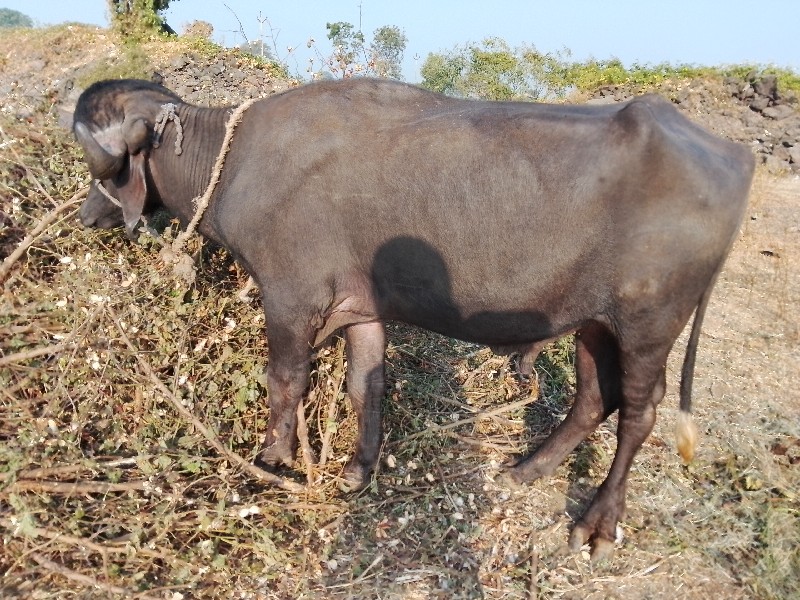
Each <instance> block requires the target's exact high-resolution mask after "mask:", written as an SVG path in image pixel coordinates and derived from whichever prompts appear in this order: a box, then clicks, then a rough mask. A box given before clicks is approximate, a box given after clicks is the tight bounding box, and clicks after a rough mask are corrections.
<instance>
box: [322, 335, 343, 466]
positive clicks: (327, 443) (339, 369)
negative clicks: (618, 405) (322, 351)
mask: <svg viewBox="0 0 800 600" xmlns="http://www.w3.org/2000/svg"><path fill="white" fill-rule="evenodd" d="M337 351H338V353H339V356H338V360H337V361H336V369H334V371H333V372H334V374H336V375H337V376H338V378H339V381H338V384H337V386H336V390H335V391H334V393H333V394H332V395H331V397H330V398H329V399H328V413H327V415H326V418H325V433H324V434H323V435H322V450H320V453H319V466H320V467H324V466H325V464H326V463H327V462H328V455H329V454H330V453H331V439H332V438H333V432H334V430H335V429H336V427H335V426H334V425H333V423H335V422H336V413H337V411H338V404H337V400H338V399H339V394H340V393H341V391H342V386H343V385H344V349H343V348H342V342H339V343H338V345H337Z"/></svg>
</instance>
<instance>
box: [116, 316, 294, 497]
mask: <svg viewBox="0 0 800 600" xmlns="http://www.w3.org/2000/svg"><path fill="white" fill-rule="evenodd" d="M108 312H109V314H110V315H111V318H112V320H113V321H114V324H115V325H116V327H117V330H118V331H119V334H120V337H121V339H122V341H123V342H124V343H125V345H126V346H127V347H128V348H129V349H130V350H131V352H133V355H134V356H135V357H136V361H137V362H138V363H139V368H141V369H142V371H144V373H145V375H147V377H148V378H149V379H150V381H152V382H153V385H154V386H155V387H156V388H157V389H158V390H159V392H161V394H162V395H163V396H164V397H165V398H166V399H167V400H168V401H169V402H170V404H172V406H173V408H175V410H176V411H177V412H178V414H179V415H181V417H183V418H184V419H186V420H187V421H188V422H189V423H191V424H192V426H194V428H195V429H196V430H197V431H199V432H200V433H201V434H202V435H203V437H205V438H206V440H208V442H209V443H210V444H211V446H212V447H213V448H214V449H215V450H216V451H217V452H219V453H220V454H221V455H222V456H224V457H225V458H226V459H227V460H228V461H229V462H230V463H231V464H235V465H237V466H238V467H239V468H240V469H242V470H243V471H244V472H246V473H247V474H248V475H251V476H252V477H254V478H256V479H258V480H260V481H263V482H265V483H269V484H271V485H275V486H277V487H279V488H281V489H284V490H287V491H290V492H295V493H297V492H302V491H304V490H305V486H302V485H300V484H298V483H294V482H292V481H288V480H287V479H284V478H283V477H278V476H277V475H274V474H272V473H269V472H267V471H264V470H263V469H259V468H258V467H257V466H255V465H253V464H251V463H249V462H247V461H246V460H244V459H243V458H242V457H241V456H239V455H238V454H235V453H233V452H231V451H230V450H228V449H227V448H226V447H225V445H224V444H223V443H222V442H220V441H219V438H218V437H217V435H216V434H215V433H214V432H213V431H211V429H209V428H208V427H206V426H205V425H204V424H203V423H202V422H201V421H200V420H199V419H198V418H197V417H195V416H194V415H193V414H192V413H191V411H190V410H189V409H188V408H186V407H185V406H184V405H183V403H182V402H181V401H180V399H179V398H178V397H177V396H175V394H174V393H172V391H170V389H169V388H168V387H167V386H166V385H164V384H163V383H162V382H161V380H160V379H159V378H158V376H157V375H156V374H155V372H154V371H153V368H152V367H151V366H150V364H149V363H148V362H147V361H146V360H145V359H144V358H142V355H141V353H140V352H138V350H137V348H136V346H134V345H133V342H131V340H130V338H129V337H128V334H126V333H125V330H124V329H123V328H122V326H121V325H120V322H119V318H118V317H117V314H116V312H115V311H114V309H113V308H111V307H110V306H109V307H108Z"/></svg>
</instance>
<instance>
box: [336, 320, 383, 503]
mask: <svg viewBox="0 0 800 600" xmlns="http://www.w3.org/2000/svg"><path fill="white" fill-rule="evenodd" d="M344 335H345V349H346V352H347V394H348V396H349V397H350V403H351V404H352V406H353V410H354V411H355V413H356V418H357V420H358V439H357V440H356V448H355V453H354V454H353V458H351V459H350V462H348V463H347V466H346V467H345V469H344V479H345V484H344V485H343V488H344V489H346V490H348V491H353V490H358V489H361V488H363V487H365V486H366V485H367V484H368V483H369V481H370V477H371V475H372V472H373V471H374V469H375V465H376V464H377V462H378V454H379V453H380V447H381V439H382V437H383V435H382V425H381V400H382V399H383V395H384V393H385V387H384V386H385V384H384V355H385V352H386V331H385V329H384V326H383V323H381V322H379V321H373V322H369V323H356V324H355V325H350V326H348V327H347V328H346V329H345V331H344Z"/></svg>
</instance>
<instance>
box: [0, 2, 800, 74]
mask: <svg viewBox="0 0 800 600" xmlns="http://www.w3.org/2000/svg"><path fill="white" fill-rule="evenodd" d="M359 1H360V3H361V23H362V30H363V31H364V33H365V34H367V36H368V37H369V34H371V33H372V32H373V31H374V30H375V29H376V28H378V27H380V26H382V25H397V26H399V27H400V28H401V29H403V30H404V31H405V33H406V36H407V37H408V48H407V50H406V58H405V62H404V75H405V78H406V79H407V80H409V81H419V66H420V65H421V64H422V61H423V60H424V59H425V57H426V56H427V55H428V53H429V52H437V51H442V50H449V49H451V48H453V47H454V46H455V45H457V44H463V43H465V42H476V41H480V40H481V39H483V38H485V37H487V36H498V37H502V38H504V39H505V40H506V41H507V42H509V43H510V44H511V45H512V46H516V45H521V44H532V45H534V46H535V47H536V48H537V49H538V50H539V51H541V52H552V51H558V50H561V49H563V48H565V47H566V48H569V49H570V50H571V51H572V57H573V59H575V60H584V59H587V58H591V57H594V58H597V59H608V58H612V57H615V58H619V59H620V60H622V61H623V63H625V64H626V65H630V64H631V63H633V62H639V63H649V64H655V63H660V62H671V63H690V64H697V65H727V64H740V63H757V64H770V65H775V66H779V67H789V68H792V69H794V70H795V71H799V72H800V0H557V1H555V2H554V1H552V0H551V1H548V2H537V1H536V0H506V1H502V0H496V1H494V2H490V1H488V0H487V1H482V2H479V1H474V0H438V1H437V0H402V1H389V0H284V1H282V2H279V1H277V2H276V1H273V2H267V1H265V0H262V1H257V0H224V1H223V0H202V1H201V0H172V3H171V7H170V9H169V10H168V11H167V13H166V17H167V22H168V23H169V24H170V25H171V26H172V27H173V28H174V29H175V30H177V31H178V32H180V31H181V30H182V29H183V26H184V25H185V24H187V23H190V22H191V21H194V20H203V21H208V22H210V23H211V24H212V25H213V26H214V39H215V40H216V41H217V42H220V43H223V44H225V45H235V44H237V43H240V42H241V41H242V37H241V35H240V34H238V29H239V24H238V23H237V20H236V17H234V14H233V13H232V12H231V10H228V9H227V8H226V7H225V5H226V4H227V5H228V6H229V7H230V8H231V9H232V11H233V12H235V13H236V15H237V16H238V17H239V19H240V20H241V22H242V25H243V26H244V29H245V32H246V34H247V37H248V38H249V39H250V40H251V41H252V40H255V39H258V37H259V21H258V18H259V14H260V15H261V17H268V18H269V21H270V23H271V24H272V26H273V27H274V28H275V29H277V30H279V36H278V46H279V50H280V51H281V52H283V54H286V52H285V48H286V47H287V46H292V47H297V48H298V50H296V51H295V52H294V53H293V54H292V55H290V57H289V59H288V61H287V62H288V63H289V66H290V70H292V71H293V72H295V71H297V72H300V73H303V72H304V70H305V66H306V64H307V59H308V57H309V56H310V51H309V50H307V48H306V42H307V41H308V39H309V38H310V37H313V38H314V39H315V40H317V44H318V46H319V47H320V49H321V50H322V51H323V52H324V53H326V52H328V51H329V46H328V45H327V39H326V37H325V34H326V29H325V23H326V22H331V21H349V22H351V23H353V24H354V25H356V26H358V22H359ZM0 7H6V8H12V9H14V10H19V11H20V12H22V13H25V14H26V15H28V16H29V17H31V18H32V19H33V20H34V21H35V22H36V23H37V24H40V25H45V24H56V23H61V22H64V21H77V22H83V23H93V24H97V25H103V26H107V25H108V19H107V11H106V2H105V0H0ZM265 28H266V24H265ZM283 54H282V55H281V56H280V58H285V56H284V55H283Z"/></svg>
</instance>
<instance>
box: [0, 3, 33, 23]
mask: <svg viewBox="0 0 800 600" xmlns="http://www.w3.org/2000/svg"><path fill="white" fill-rule="evenodd" d="M12 27H33V19H31V18H30V17H29V16H28V15H25V14H22V13H21V12H19V11H18V10H12V9H10V8H0V28H12Z"/></svg>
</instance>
